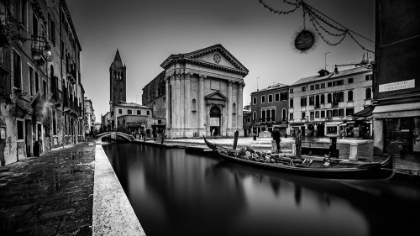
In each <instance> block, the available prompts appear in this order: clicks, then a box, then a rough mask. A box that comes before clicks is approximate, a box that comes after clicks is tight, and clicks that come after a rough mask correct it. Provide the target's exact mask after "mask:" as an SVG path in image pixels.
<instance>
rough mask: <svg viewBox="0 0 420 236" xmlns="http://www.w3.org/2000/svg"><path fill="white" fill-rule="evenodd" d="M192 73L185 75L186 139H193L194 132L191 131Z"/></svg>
mask: <svg viewBox="0 0 420 236" xmlns="http://www.w3.org/2000/svg"><path fill="white" fill-rule="evenodd" d="M191 75H192V74H191V73H187V74H185V89H184V95H185V102H184V104H185V112H184V137H192V131H191V129H190V128H191V124H190V119H191V97H190V92H191V80H190V79H191Z"/></svg>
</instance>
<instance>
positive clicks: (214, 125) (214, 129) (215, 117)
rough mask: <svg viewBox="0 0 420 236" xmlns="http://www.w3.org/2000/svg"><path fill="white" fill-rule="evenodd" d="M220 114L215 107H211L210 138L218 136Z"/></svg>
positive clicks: (218, 109)
mask: <svg viewBox="0 0 420 236" xmlns="http://www.w3.org/2000/svg"><path fill="white" fill-rule="evenodd" d="M221 116H222V112H221V111H220V108H219V107H217V106H213V107H212V108H211V109H210V134H211V136H218V135H220V120H221Z"/></svg>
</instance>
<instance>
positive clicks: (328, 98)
mask: <svg viewBox="0 0 420 236" xmlns="http://www.w3.org/2000/svg"><path fill="white" fill-rule="evenodd" d="M327 103H332V95H331V93H329V94H328V95H327Z"/></svg>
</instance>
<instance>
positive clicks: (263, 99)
mask: <svg viewBox="0 0 420 236" xmlns="http://www.w3.org/2000/svg"><path fill="white" fill-rule="evenodd" d="M261 103H265V95H263V96H261Z"/></svg>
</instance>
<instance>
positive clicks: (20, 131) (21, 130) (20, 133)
mask: <svg viewBox="0 0 420 236" xmlns="http://www.w3.org/2000/svg"><path fill="white" fill-rule="evenodd" d="M17 131H18V133H17V134H18V136H17V139H18V140H23V139H24V138H25V132H24V122H23V120H17Z"/></svg>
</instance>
